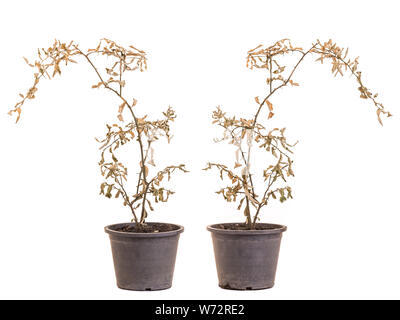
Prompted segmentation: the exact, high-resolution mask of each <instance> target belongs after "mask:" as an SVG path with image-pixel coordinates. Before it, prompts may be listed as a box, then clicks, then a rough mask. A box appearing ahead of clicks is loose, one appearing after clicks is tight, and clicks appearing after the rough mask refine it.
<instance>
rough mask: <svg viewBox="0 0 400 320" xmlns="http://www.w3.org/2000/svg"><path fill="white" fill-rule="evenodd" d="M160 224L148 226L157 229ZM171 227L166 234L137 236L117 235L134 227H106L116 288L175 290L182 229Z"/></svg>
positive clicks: (133, 234)
mask: <svg viewBox="0 0 400 320" xmlns="http://www.w3.org/2000/svg"><path fill="white" fill-rule="evenodd" d="M155 224H158V225H160V223H147V225H155ZM162 225H168V226H170V227H171V228H172V229H173V230H172V231H167V232H153V233H134V232H124V231H118V230H121V229H122V228H125V227H128V226H134V223H120V224H113V225H109V226H107V227H105V232H106V233H108V234H109V236H110V241H111V250H112V255H113V260H114V269H115V275H116V279H117V286H118V287H119V288H121V289H126V290H137V291H153V290H163V289H168V288H170V287H171V286H172V278H173V275H174V269H175V260H176V252H177V249H178V241H179V236H180V234H181V233H182V232H183V227H182V226H179V225H171V224H162Z"/></svg>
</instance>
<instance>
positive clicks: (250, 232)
mask: <svg viewBox="0 0 400 320" xmlns="http://www.w3.org/2000/svg"><path fill="white" fill-rule="evenodd" d="M225 224H242V223H241V222H225V223H215V224H210V225H208V226H207V230H208V231H210V232H211V233H219V234H234V235H240V236H248V235H258V234H277V233H282V232H285V231H286V230H287V227H286V226H284V225H281V224H275V223H262V224H266V225H270V226H274V227H275V228H274V229H266V230H229V229H220V228H217V227H216V226H218V225H225Z"/></svg>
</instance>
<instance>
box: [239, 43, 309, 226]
mask: <svg viewBox="0 0 400 320" xmlns="http://www.w3.org/2000/svg"><path fill="white" fill-rule="evenodd" d="M315 47H316V44H314V45H313V46H312V47H311V48H310V49H309V50H308V51H306V52H302V56H301V58H300V59H299V61H298V62H297V63H296V65H295V66H294V67H293V69H292V71H291V73H290V74H289V77H288V78H287V79H286V80H285V81H284V82H282V83H281V84H280V85H279V86H277V87H275V88H273V85H272V82H273V77H272V75H273V74H272V57H271V56H268V58H267V59H268V64H269V77H270V82H269V93H268V95H267V96H266V97H265V98H264V100H263V101H262V102H261V103H260V106H259V107H258V110H257V112H256V114H255V116H254V119H253V124H252V125H253V129H252V130H254V128H255V127H256V124H257V119H258V116H259V115H260V112H261V110H262V108H263V106H264V105H265V103H266V102H267V101H268V99H269V98H270V97H271V96H272V95H273V94H274V93H275V92H276V91H277V90H279V89H280V88H282V87H285V86H286V85H287V84H288V83H289V81H290V80H291V78H292V76H293V74H294V72H295V71H296V69H297V67H298V66H299V65H300V63H301V62H302V61H303V59H304V58H305V56H306V55H308V54H309V53H310V52H312V51H313V49H314V48H315ZM251 147H252V146H251V145H249V154H250V149H251ZM249 175H250V173H249ZM271 185H272V181H271V176H270V179H269V183H268V186H267V189H266V190H265V192H264V197H263V199H262V200H264V199H265V197H266V195H267V193H268V191H269V189H270V187H271ZM253 190H254V189H253ZM246 199H247V200H248V196H246ZM247 203H248V202H247ZM264 205H265V203H264V201H261V202H260V203H259V205H258V207H257V210H256V214H255V215H254V219H253V222H251V220H250V222H248V220H249V219H247V222H246V224H247V225H248V227H249V228H250V229H254V228H255V226H256V223H257V219H258V215H259V214H260V210H261V208H262V207H263V206H264ZM249 210H250V208H249ZM249 215H250V211H249Z"/></svg>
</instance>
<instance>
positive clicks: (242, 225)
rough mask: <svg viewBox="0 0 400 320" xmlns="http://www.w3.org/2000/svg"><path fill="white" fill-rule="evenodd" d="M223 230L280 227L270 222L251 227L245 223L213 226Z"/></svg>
mask: <svg viewBox="0 0 400 320" xmlns="http://www.w3.org/2000/svg"><path fill="white" fill-rule="evenodd" d="M213 227H214V228H217V229H223V230H271V229H278V228H277V226H276V225H273V224H268V223H256V225H255V228H253V229H250V228H249V227H248V226H247V225H246V224H245V223H221V224H216V225H214V226H213Z"/></svg>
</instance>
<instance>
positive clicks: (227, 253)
mask: <svg viewBox="0 0 400 320" xmlns="http://www.w3.org/2000/svg"><path fill="white" fill-rule="evenodd" d="M289 54H293V55H296V54H297V55H299V58H298V59H297V60H296V61H297V62H296V63H295V64H294V65H293V66H291V68H290V69H289V67H288V66H286V65H283V63H282V62H281V58H283V57H285V56H287V55H289ZM347 54H348V50H344V49H343V48H340V47H339V46H337V45H336V44H335V43H333V42H332V40H329V41H328V42H324V43H322V42H320V41H319V40H318V41H316V42H315V43H314V44H313V45H312V46H311V47H310V48H309V49H308V50H303V49H302V48H299V47H294V46H292V44H291V42H290V41H289V40H288V39H283V40H280V41H278V42H276V43H275V44H273V45H272V46H269V47H264V46H262V45H260V46H258V47H256V48H254V49H252V50H250V51H248V54H247V67H249V68H250V69H254V68H257V69H262V70H265V71H266V72H267V79H266V83H267V86H268V90H267V93H266V94H265V95H264V98H262V99H260V98H259V97H256V98H255V102H256V103H257V108H256V111H255V114H254V116H253V117H252V118H251V119H243V118H239V117H235V116H231V117H229V116H227V115H226V114H225V112H223V111H222V110H221V108H220V107H217V109H216V111H214V112H213V114H212V119H213V123H214V124H216V125H217V126H219V127H221V128H222V129H223V137H222V138H221V139H218V140H217V142H219V141H228V142H229V143H231V144H232V145H233V146H234V147H235V149H236V153H235V164H234V167H233V168H232V169H230V168H228V166H226V165H224V164H219V163H208V166H207V167H206V168H205V169H204V170H209V169H212V168H215V169H217V170H218V172H219V174H220V177H221V179H223V178H224V177H227V178H228V181H229V182H228V186H227V187H225V188H222V189H221V190H219V191H217V193H218V194H220V195H221V196H222V197H223V198H224V199H225V200H226V201H228V202H235V201H238V202H239V206H238V209H239V210H241V209H242V210H243V213H244V216H245V219H246V220H245V222H244V223H222V224H214V225H210V226H208V227H207V229H208V230H209V231H211V235H212V240H213V246H214V253H215V260H216V265H217V273H218V278H219V286H220V287H222V288H225V289H238V290H252V289H266V288H271V287H273V285H274V281H275V273H276V267H277V262H278V255H279V248H280V242H281V238H282V233H283V232H284V231H286V226H283V225H276V224H268V223H259V222H258V221H259V215H260V213H261V211H262V209H264V207H266V206H267V205H268V204H269V202H270V201H272V200H274V199H277V200H279V201H280V202H284V201H286V200H287V199H291V198H292V189H291V188H290V186H289V185H288V184H287V183H288V179H289V178H291V177H293V176H294V173H293V159H292V153H293V151H292V148H293V147H294V145H295V144H290V143H289V142H288V141H287V139H286V136H285V128H282V129H279V128H269V127H268V125H263V124H262V123H261V122H260V120H261V119H263V120H268V119H270V118H272V117H273V116H274V106H273V99H272V98H273V96H274V94H275V93H276V92H277V91H279V90H280V89H282V88H285V87H287V86H298V84H297V83H296V82H294V81H293V79H292V78H293V75H294V73H295V71H296V70H297V68H298V67H299V65H300V64H301V62H302V61H304V58H306V56H308V55H316V56H317V57H318V58H317V59H316V60H317V61H320V62H321V63H323V62H324V61H325V60H328V61H330V62H331V64H332V73H333V74H334V75H335V76H336V75H338V74H340V75H342V76H343V74H344V73H345V72H347V73H350V74H351V75H352V76H353V78H355V80H356V81H357V82H358V86H359V87H358V90H359V92H360V97H361V98H363V99H367V100H371V101H372V102H373V104H374V106H375V108H376V113H377V116H378V121H379V123H380V124H382V121H381V116H382V115H386V116H387V117H390V116H391V114H390V113H389V112H387V111H386V110H385V109H384V106H383V105H382V104H381V103H380V102H378V101H377V100H376V99H377V96H378V95H377V94H372V93H371V92H370V91H369V90H368V89H367V88H366V87H365V86H364V84H363V82H362V80H361V72H360V71H359V70H358V58H356V59H354V60H351V59H349V58H348V57H347ZM264 109H266V111H267V116H261V115H262V111H264ZM255 146H258V147H259V148H260V149H262V150H263V151H265V152H267V153H268V154H269V155H270V159H269V160H270V161H271V160H272V161H271V162H270V164H269V165H266V167H265V168H264V170H263V172H262V173H261V172H260V173H259V174H255V173H253V172H252V166H251V164H252V162H253V160H255V157H254V156H253V157H252V155H253V147H255ZM257 159H258V158H257ZM273 159H275V160H273ZM262 161H263V163H265V162H266V160H265V158H262ZM259 179H262V180H263V182H262V188H261V186H260V188H259V187H258V186H256V182H257V181H258V180H259ZM256 187H257V188H256Z"/></svg>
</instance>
